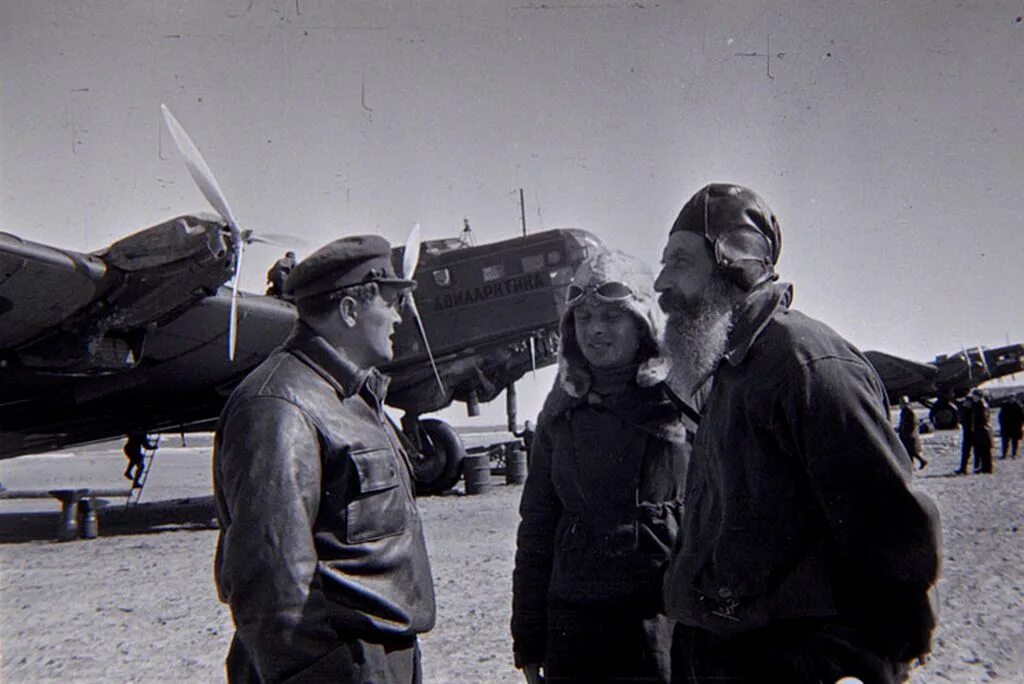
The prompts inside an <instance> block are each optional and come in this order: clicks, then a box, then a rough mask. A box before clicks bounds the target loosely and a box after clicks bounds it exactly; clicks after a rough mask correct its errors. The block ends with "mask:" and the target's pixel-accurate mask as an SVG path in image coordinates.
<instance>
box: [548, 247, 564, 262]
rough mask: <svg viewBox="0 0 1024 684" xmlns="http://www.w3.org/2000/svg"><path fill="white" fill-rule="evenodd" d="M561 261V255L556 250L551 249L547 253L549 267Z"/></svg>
mask: <svg viewBox="0 0 1024 684" xmlns="http://www.w3.org/2000/svg"><path fill="white" fill-rule="evenodd" d="M561 261H562V253H561V252H559V251H558V250H557V249H553V250H551V251H550V252H548V264H549V265H551V266H554V265H555V264H557V263H560V262H561Z"/></svg>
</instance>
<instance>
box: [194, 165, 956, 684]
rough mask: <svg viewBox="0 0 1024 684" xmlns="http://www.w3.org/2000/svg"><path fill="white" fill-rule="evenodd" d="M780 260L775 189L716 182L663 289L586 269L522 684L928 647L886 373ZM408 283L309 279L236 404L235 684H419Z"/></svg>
mask: <svg viewBox="0 0 1024 684" xmlns="http://www.w3.org/2000/svg"><path fill="white" fill-rule="evenodd" d="M780 249H781V231H780V229H779V224H778V221H777V219H776V217H775V215H774V214H773V213H772V211H771V210H770V209H769V208H768V205H767V204H766V203H765V201H764V200H763V199H762V198H761V197H760V196H759V195H757V194H756V193H754V192H753V191H751V190H749V189H747V188H744V187H741V186H737V185H729V184H713V185H709V186H707V187H705V188H703V189H701V190H700V191H699V192H698V193H697V194H695V195H694V196H693V197H692V198H691V199H690V200H689V201H688V202H687V203H686V204H685V205H684V206H683V209H682V211H681V212H680V214H679V216H678V218H677V219H676V221H675V223H674V224H673V225H672V227H671V229H670V231H669V236H668V240H667V244H666V246H665V249H664V252H663V258H662V263H661V270H660V273H659V274H658V276H657V278H654V276H653V273H652V272H651V270H650V269H649V268H647V267H646V266H645V265H644V264H642V263H640V262H638V261H637V260H636V259H634V258H632V257H629V256H627V255H625V254H622V253H619V252H602V253H599V254H594V255H591V256H590V258H589V259H588V260H587V261H586V262H585V263H584V264H583V265H582V266H581V267H580V269H579V270H578V272H577V273H576V276H575V278H574V280H573V282H572V284H571V285H570V287H569V289H568V298H567V301H566V306H565V310H564V314H563V316H562V320H561V345H560V350H559V371H558V380H557V382H556V384H555V386H554V387H553V388H552V390H551V392H550V394H549V396H548V397H547V400H546V402H545V405H544V408H543V410H542V411H541V413H540V416H539V417H538V420H537V426H536V431H535V434H534V436H533V440H532V442H533V443H532V448H531V457H530V472H529V475H528V477H527V480H526V483H525V485H524V488H523V495H522V501H521V505H520V513H521V522H520V524H519V529H518V532H517V537H516V544H517V550H516V559H515V569H514V573H513V578H512V624H511V629H512V648H513V652H514V656H515V663H516V665H517V666H518V667H519V668H521V669H522V671H523V674H524V677H525V678H526V680H527V681H528V682H530V683H531V684H534V683H536V682H541V681H546V682H687V683H701V682H755V681H756V682H761V681H773V682H775V681H778V682H808V683H810V682H829V683H832V682H836V681H838V680H839V679H841V678H843V677H855V678H857V679H859V680H861V681H862V682H866V683H869V684H873V683H875V682H882V683H888V682H899V681H903V679H904V678H905V676H906V674H907V670H908V666H909V664H910V663H911V662H912V661H913V660H914V659H916V658H918V657H921V656H922V655H924V654H926V653H927V652H928V651H929V649H930V641H931V633H932V630H933V628H934V626H935V614H934V611H933V606H932V602H931V589H932V587H933V585H934V583H935V581H936V579H937V576H938V572H939V553H938V549H939V535H940V532H939V521H938V513H937V510H936V508H935V506H934V504H933V502H932V501H931V500H930V499H928V498H927V497H926V496H924V495H923V494H921V493H920V492H917V491H915V490H914V489H913V488H912V487H911V485H910V476H911V469H910V465H909V463H908V460H907V458H906V454H905V452H904V448H903V446H902V445H901V443H900V440H899V437H898V436H897V434H896V433H895V431H894V430H893V429H892V427H891V426H890V424H889V421H888V405H887V403H886V399H885V393H884V391H883V388H882V385H881V382H880V380H879V378H878V376H877V374H876V373H875V371H874V370H873V368H872V366H871V365H870V363H869V362H868V361H867V360H866V359H865V358H864V357H863V356H862V355H861V353H860V352H859V351H858V350H856V349H855V348H854V347H853V346H852V345H850V344H849V343H848V342H846V341H845V340H844V339H843V338H841V337H840V336H839V335H837V334H836V333H835V332H834V331H832V330H831V329H830V328H828V327H827V326H826V325H824V324H822V323H820V322H818V321H816V320H814V319H812V318H809V317H807V316H805V315H803V314H801V313H800V312H798V311H797V310H795V309H793V308H791V306H790V304H791V302H792V300H793V288H792V286H791V285H788V284H785V283H780V282H778V276H777V274H776V271H775V265H776V263H777V261H778V257H779V252H780ZM413 286H414V283H413V282H411V281H404V280H401V279H399V278H397V277H395V275H394V272H393V270H392V267H391V264H390V259H389V249H388V245H387V243H386V242H384V241H383V240H381V239H380V238H375V237H372V236H364V237H360V238H345V239H342V240H338V241H335V242H333V243H331V244H330V245H328V246H326V247H324V248H322V249H321V250H319V251H318V252H316V253H314V254H313V255H311V256H310V257H307V258H306V259H305V260H303V261H302V262H300V263H299V264H297V265H296V266H295V268H294V269H293V270H292V272H291V273H290V275H289V276H288V278H287V279H286V281H285V283H284V291H285V294H286V295H287V296H289V297H290V298H292V299H294V301H295V302H296V305H297V308H298V312H299V318H298V321H297V323H296V327H295V330H294V332H293V334H292V336H291V337H290V338H289V340H288V341H287V342H286V343H285V344H284V345H283V346H282V347H281V348H280V349H279V350H277V351H275V352H274V353H273V354H272V355H271V356H270V357H269V358H268V359H267V360H266V361H265V362H264V363H263V364H262V365H261V366H260V367H259V368H258V369H257V370H255V371H254V372H253V373H252V374H251V375H250V376H249V377H248V378H246V380H245V381H243V382H242V384H241V385H240V386H239V387H238V388H237V389H236V390H235V392H234V393H233V395H232V397H231V398H230V400H229V401H228V403H227V405H226V407H225V409H224V412H223V414H222V416H221V420H220V423H219V425H218V429H217V433H216V437H215V448H214V486H215V493H216V499H217V504H218V511H219V517H220V522H221V532H220V538H219V543H218V549H217V559H216V564H215V567H216V577H217V584H218V589H219V591H220V595H221V597H222V599H223V600H225V601H226V602H227V603H228V604H229V605H230V607H231V611H232V615H233V618H234V621H235V624H236V628H237V629H236V634H235V638H234V641H233V643H232V646H231V650H230V653H229V655H228V662H227V669H228V678H229V680H231V681H251V682H277V681H289V682H305V681H336V682H389V683H390V682H403V683H406V682H419V681H421V678H422V674H421V668H420V665H419V649H418V643H417V635H418V634H421V633H423V632H424V631H427V630H429V629H430V628H431V627H432V626H433V622H434V618H435V611H434V593H433V583H432V580H431V574H430V567H429V560H428V558H427V554H426V546H425V544H424V542H423V536H422V529H421V523H420V519H419V514H418V512H417V507H416V503H415V499H414V498H413V491H412V478H411V470H410V467H409V462H408V445H407V444H406V443H405V442H404V440H403V437H402V435H401V433H400V432H399V431H398V430H397V429H396V428H395V426H394V425H392V424H391V423H390V421H389V420H388V418H387V416H386V414H385V413H384V412H383V399H384V392H385V391H386V379H385V378H383V377H382V376H381V375H380V374H379V373H377V371H376V370H374V368H375V367H376V366H377V365H379V364H381V363H384V362H386V361H388V360H389V359H390V358H391V354H392V350H391V342H390V335H391V333H392V332H393V330H394V326H395V325H396V324H397V322H398V321H399V320H400V317H401V313H400V311H401V301H402V296H403V294H404V293H405V292H407V291H408V290H409V289H411V288H412V287H413Z"/></svg>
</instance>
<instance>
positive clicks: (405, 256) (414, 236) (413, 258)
mask: <svg viewBox="0 0 1024 684" xmlns="http://www.w3.org/2000/svg"><path fill="white" fill-rule="evenodd" d="M419 262H420V224H418V223H417V224H416V225H414V226H413V227H412V230H410V231H409V237H408V238H406V240H405V251H404V252H403V253H402V277H403V278H406V279H409V280H411V279H412V277H413V275H414V274H415V273H416V265H417V264H418V263H419ZM417 320H419V319H418V318H417Z"/></svg>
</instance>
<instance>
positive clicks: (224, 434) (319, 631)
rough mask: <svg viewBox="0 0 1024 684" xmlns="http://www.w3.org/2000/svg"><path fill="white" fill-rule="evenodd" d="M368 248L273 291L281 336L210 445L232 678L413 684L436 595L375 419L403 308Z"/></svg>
mask: <svg viewBox="0 0 1024 684" xmlns="http://www.w3.org/2000/svg"><path fill="white" fill-rule="evenodd" d="M390 259H391V249H390V246H389V245H388V243H387V241H386V240H384V239H383V238H380V237H377V236H361V237H350V238H344V239H341V240H336V241H334V242H332V243H330V244H329V245H327V246H325V247H323V248H321V249H320V250H318V251H317V252H315V253H313V254H312V255H310V256H309V257H307V258H306V259H305V260H303V261H302V262H301V263H300V264H298V265H297V266H296V267H295V270H294V271H292V273H291V275H290V276H289V277H288V280H287V281H286V283H285V289H286V294H288V295H290V296H292V297H294V300H295V302H296V305H297V308H298V311H299V317H298V320H297V321H296V323H295V328H294V329H293V331H292V334H291V336H290V337H289V338H288V339H287V340H286V341H285V342H284V344H283V345H282V346H281V347H279V348H278V349H276V350H275V351H274V352H273V353H272V354H271V355H270V356H269V357H268V358H267V359H266V360H265V361H264V362H263V363H262V364H260V366H259V367H257V368H256V369H255V370H254V371H253V372H252V373H251V374H250V375H249V376H248V377H246V378H245V380H243V381H242V383H241V384H240V385H239V386H238V388H237V389H236V390H235V391H234V392H233V393H232V395H231V397H230V399H229V400H228V402H227V405H226V406H225V408H224V411H223V413H222V414H221V418H220V422H219V424H218V426H217V432H216V436H215V440H214V458H213V476H214V492H215V494H216V501H217V512H218V516H219V521H220V537H219V539H218V543H217V555H216V560H215V575H216V581H217V588H218V591H219V595H220V597H221V599H222V600H223V601H225V602H226V603H228V604H229V605H230V607H231V614H232V617H233V619H234V622H235V627H236V631H235V636H234V640H233V641H232V644H231V648H230V651H229V653H228V656H227V674H228V679H229V681H231V682H283V681H288V682H311V681H331V682H370V681H372V682H388V683H392V682H393V683H398V682H401V683H403V684H406V683H409V682H419V681H421V671H420V663H419V649H418V644H417V634H420V633H423V632H425V631H427V630H429V629H431V627H432V626H433V624H434V614H435V610H434V589H433V581H432V578H431V574H430V565H429V562H428V559H427V552H426V546H425V544H424V539H423V531H422V526H421V522H420V517H419V513H418V510H417V507H416V502H415V499H414V498H413V485H412V476H411V470H410V466H409V462H408V458H407V455H406V453H405V451H404V447H403V445H402V441H401V440H400V438H399V435H398V433H397V430H396V429H395V427H394V426H393V425H392V423H391V422H390V421H389V419H388V417H387V416H386V414H385V413H384V410H383V402H384V396H385V391H386V387H387V380H386V378H384V377H383V376H382V375H380V374H379V373H378V372H377V371H376V370H375V367H376V366H377V365H379V364H381V363H385V362H387V361H389V360H390V359H391V357H392V342H391V335H392V334H393V332H394V328H395V326H396V325H397V324H398V323H399V321H401V316H400V313H399V308H400V306H401V302H402V300H403V296H404V294H405V293H406V292H408V290H410V289H411V288H412V287H413V286H414V285H415V283H414V282H413V281H410V280H402V279H400V278H397V277H395V274H394V270H393V268H392V265H391V260H390Z"/></svg>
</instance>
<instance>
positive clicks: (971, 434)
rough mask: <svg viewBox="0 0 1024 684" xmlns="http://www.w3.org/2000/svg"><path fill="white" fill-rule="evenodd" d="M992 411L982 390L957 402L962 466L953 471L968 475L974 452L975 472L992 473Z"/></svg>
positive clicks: (975, 391)
mask: <svg viewBox="0 0 1024 684" xmlns="http://www.w3.org/2000/svg"><path fill="white" fill-rule="evenodd" d="M991 416H992V411H991V409H990V408H989V405H988V399H987V398H986V397H985V393H984V392H982V391H981V390H977V389H976V390H974V391H973V392H971V394H970V395H969V396H967V397H964V398H963V399H961V400H960V401H959V402H957V418H958V420H959V421H960V432H961V436H960V467H959V468H957V469H956V470H954V471H953V472H954V473H955V474H957V475H966V474H967V468H968V466H969V465H970V461H971V454H972V453H973V454H974V468H973V472H975V473H984V474H991V473H992V472H993V466H992V421H991Z"/></svg>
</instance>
